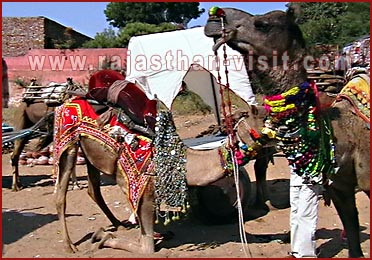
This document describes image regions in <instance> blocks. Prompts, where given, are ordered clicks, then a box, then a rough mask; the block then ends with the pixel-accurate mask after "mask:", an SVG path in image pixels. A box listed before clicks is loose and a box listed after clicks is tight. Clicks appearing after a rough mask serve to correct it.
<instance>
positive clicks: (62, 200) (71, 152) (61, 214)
mask: <svg viewBox="0 0 372 260" xmlns="http://www.w3.org/2000/svg"><path fill="white" fill-rule="evenodd" d="M77 149H78V147H77V145H73V146H71V147H69V148H67V149H66V151H64V152H63V154H62V155H61V157H60V159H59V165H58V167H59V169H58V177H57V180H58V182H57V183H56V193H57V194H56V209H57V213H58V218H59V220H60V222H61V224H62V234H63V239H64V243H65V248H66V250H67V251H68V252H77V251H78V250H77V248H76V247H75V245H74V244H73V243H72V241H71V238H70V236H69V234H68V229H67V224H66V195H67V189H68V184H69V181H70V176H71V174H72V172H73V171H74V167H75V164H76V158H77Z"/></svg>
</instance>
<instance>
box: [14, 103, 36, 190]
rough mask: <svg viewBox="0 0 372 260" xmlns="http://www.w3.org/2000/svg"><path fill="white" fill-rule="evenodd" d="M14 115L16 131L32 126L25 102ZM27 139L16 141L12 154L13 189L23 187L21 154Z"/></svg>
mask: <svg viewBox="0 0 372 260" xmlns="http://www.w3.org/2000/svg"><path fill="white" fill-rule="evenodd" d="M14 117H15V118H14V124H15V126H14V128H15V130H16V131H20V130H22V129H25V128H26V127H31V126H32V124H31V122H30V120H28V119H27V113H26V105H25V104H23V103H22V105H21V106H20V107H18V109H17V112H16V113H15V114H14ZM27 141H28V139H27V138H20V139H16V140H15V141H14V148H13V152H12V154H11V156H10V159H11V162H12V176H13V181H12V191H19V190H21V189H22V184H21V181H20V178H19V156H20V155H21V153H22V150H23V149H24V148H25V145H26V143H27Z"/></svg>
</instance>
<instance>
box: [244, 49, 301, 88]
mask: <svg viewBox="0 0 372 260" xmlns="http://www.w3.org/2000/svg"><path fill="white" fill-rule="evenodd" d="M248 58H249V57H248ZM303 60H304V59H303V56H302V55H301V56H294V58H288V60H287V61H286V62H278V64H275V62H273V61H272V60H271V61H268V62H267V65H268V66H267V67H266V68H264V67H263V66H262V63H260V62H259V61H258V59H254V60H253V64H254V65H253V66H250V67H249V64H248V65H247V70H248V75H249V77H250V79H251V81H252V88H253V91H254V93H256V94H258V93H260V94H264V95H275V94H278V93H282V92H284V91H287V90H289V89H291V88H292V87H293V86H299V85H300V84H302V83H303V82H305V81H306V80H307V73H306V70H305V67H304V62H303ZM246 64H247V57H246Z"/></svg>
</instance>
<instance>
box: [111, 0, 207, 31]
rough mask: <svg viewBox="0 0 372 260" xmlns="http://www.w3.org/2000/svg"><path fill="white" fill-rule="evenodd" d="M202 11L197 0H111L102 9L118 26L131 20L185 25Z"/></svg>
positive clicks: (123, 25)
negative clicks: (188, 0)
mask: <svg viewBox="0 0 372 260" xmlns="http://www.w3.org/2000/svg"><path fill="white" fill-rule="evenodd" d="M204 12H205V10H204V9H203V8H202V9H199V3H198V2H146V3H145V2H112V3H109V4H108V5H107V7H106V9H105V11H104V13H105V15H106V17H107V21H109V22H110V24H111V25H112V26H114V27H118V28H123V27H125V26H126V25H127V24H128V23H133V22H142V23H148V24H161V23H181V24H183V25H184V26H185V27H186V26H187V23H188V22H189V21H190V20H191V19H193V18H198V17H199V16H200V15H201V14H202V13H204Z"/></svg>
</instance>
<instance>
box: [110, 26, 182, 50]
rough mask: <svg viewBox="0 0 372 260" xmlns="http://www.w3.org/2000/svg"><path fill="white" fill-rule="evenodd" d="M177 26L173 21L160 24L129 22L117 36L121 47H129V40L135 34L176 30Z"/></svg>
mask: <svg viewBox="0 0 372 260" xmlns="http://www.w3.org/2000/svg"><path fill="white" fill-rule="evenodd" d="M176 29H177V26H176V25H174V24H171V23H161V24H159V25H155V24H148V23H139V22H136V23H128V24H127V25H126V26H125V27H124V28H122V29H121V30H120V31H119V33H118V37H117V43H118V44H119V45H120V46H121V47H127V46H128V43H129V40H130V38H131V37H133V36H138V35H144V34H151V33H160V32H166V31H173V30H176Z"/></svg>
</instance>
